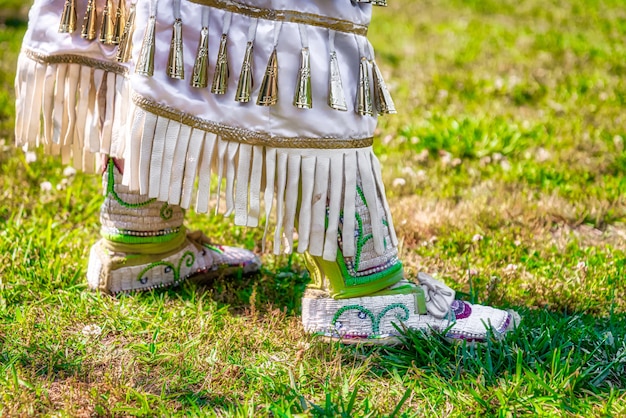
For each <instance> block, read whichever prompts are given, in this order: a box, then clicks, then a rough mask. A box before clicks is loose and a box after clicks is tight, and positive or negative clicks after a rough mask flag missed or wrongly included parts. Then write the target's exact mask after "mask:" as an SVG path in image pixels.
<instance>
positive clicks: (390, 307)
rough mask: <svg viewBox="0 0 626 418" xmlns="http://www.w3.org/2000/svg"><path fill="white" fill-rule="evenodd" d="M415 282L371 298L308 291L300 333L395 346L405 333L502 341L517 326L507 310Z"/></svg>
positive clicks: (422, 277) (426, 279)
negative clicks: (420, 331)
mask: <svg viewBox="0 0 626 418" xmlns="http://www.w3.org/2000/svg"><path fill="white" fill-rule="evenodd" d="M418 281H419V285H416V284H413V283H411V282H408V281H406V280H402V281H400V282H399V283H397V284H395V285H393V286H391V287H389V288H387V289H385V290H383V291H380V292H377V293H375V294H372V295H368V296H363V297H355V298H347V299H334V298H332V297H330V295H329V293H328V292H326V291H324V290H320V289H308V290H307V291H306V293H305V295H304V298H303V302H302V321H303V324H304V328H305V330H306V331H307V332H309V333H315V334H318V335H322V336H324V337H327V338H329V339H331V340H336V341H341V342H343V343H367V344H381V345H384V344H397V343H399V342H400V339H399V338H398V337H399V336H400V334H401V331H403V330H406V329H411V330H423V331H427V332H430V331H435V332H441V333H444V334H445V336H446V337H447V338H448V339H450V340H457V341H458V340H465V341H470V342H482V341H485V340H486V339H487V338H489V337H490V336H493V337H495V338H500V337H502V336H504V334H506V332H508V331H510V330H511V329H513V328H514V327H515V326H516V325H517V324H518V323H519V321H520V317H519V315H518V314H517V313H515V312H512V311H504V310H500V309H495V308H491V307H488V306H482V305H472V304H470V303H467V302H464V301H461V300H455V298H454V296H455V293H454V291H453V290H452V289H450V288H449V287H448V286H446V285H445V284H443V283H441V282H439V281H437V280H435V279H433V278H432V277H431V276H429V275H427V274H424V273H420V274H419V275H418Z"/></svg>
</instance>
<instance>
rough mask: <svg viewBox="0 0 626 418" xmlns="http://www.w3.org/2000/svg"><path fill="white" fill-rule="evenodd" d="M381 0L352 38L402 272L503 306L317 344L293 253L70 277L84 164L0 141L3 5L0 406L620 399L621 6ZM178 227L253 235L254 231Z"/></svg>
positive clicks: (600, 411) (586, 410)
mask: <svg viewBox="0 0 626 418" xmlns="http://www.w3.org/2000/svg"><path fill="white" fill-rule="evenodd" d="M14 3H15V5H13V4H14ZM389 3H390V6H389V7H388V8H377V9H376V10H375V12H376V13H375V20H374V22H373V25H372V28H371V41H372V43H373V44H374V46H375V47H376V49H377V54H378V57H377V61H378V63H379V65H380V66H381V68H382V70H383V72H384V73H385V75H386V79H387V81H388V84H389V86H390V88H391V89H392V90H393V93H394V97H395V100H396V104H397V107H398V109H399V112H400V114H399V115H398V116H393V117H385V118H384V119H382V120H381V123H380V125H379V131H378V134H377V138H376V145H375V147H376V149H377V152H378V154H379V156H380V159H381V161H382V163H383V167H384V168H383V174H384V176H385V178H386V181H387V184H388V188H387V190H388V193H389V200H390V204H391V207H392V211H393V213H394V217H395V224H396V226H397V230H398V235H399V237H400V238H401V241H402V246H401V253H402V258H403V260H404V262H405V265H406V267H407V271H408V272H409V273H411V274H415V273H416V272H417V271H419V270H424V271H428V272H430V273H433V274H434V275H436V276H437V277H439V278H441V279H443V280H445V281H446V282H447V283H448V284H450V285H451V286H453V287H455V288H456V289H458V290H459V291H460V294H462V295H463V296H464V297H465V298H466V299H468V300H471V301H474V302H480V303H488V304H493V305H496V306H499V307H513V308H515V309H516V310H518V311H519V312H520V313H521V314H522V316H523V318H524V319H523V323H522V325H521V326H520V327H519V328H518V329H517V330H516V331H515V332H513V333H511V334H509V335H508V336H507V338H506V340H504V341H500V342H496V341H493V342H489V343H487V344H485V345H478V346H468V345H464V344H455V345H451V344H449V343H446V342H445V341H444V340H443V339H442V338H441V337H440V336H432V337H425V336H423V335H421V334H417V333H409V334H407V335H406V341H405V342H406V344H405V346H404V347H398V348H392V349H382V348H364V347H344V346H341V345H332V344H326V343H323V342H321V341H319V340H316V339H313V338H311V337H309V336H307V335H305V334H304V332H303V330H302V327H301V325H300V323H299V318H298V314H299V299H300V297H301V295H302V292H303V289H304V287H305V285H306V283H307V280H308V274H307V273H306V271H305V269H304V267H303V263H302V260H301V258H300V257H299V256H293V257H274V256H272V255H270V254H262V257H263V260H264V263H265V267H264V270H263V272H262V273H261V274H258V275H256V276H252V277H244V278H239V279H235V280H229V281H226V280H222V281H218V282H216V283H214V284H213V285H212V286H205V287H202V286H195V285H192V284H185V285H183V286H182V287H180V288H177V289H171V290H164V291H158V292H154V293H146V294H140V295H133V296H121V297H119V298H112V297H109V296H104V295H101V294H97V293H93V292H90V291H88V290H87V286H86V282H85V270H86V260H87V257H88V251H89V247H90V245H91V244H92V243H93V242H95V240H96V239H97V237H98V235H97V234H98V232H97V231H98V211H99V205H100V203H101V201H102V196H101V194H100V192H99V179H98V178H96V176H90V175H84V174H81V173H78V174H75V175H68V173H67V172H65V173H64V168H65V167H64V166H62V165H61V164H60V162H58V161H57V160H56V159H52V158H49V157H46V156H44V155H43V154H42V153H41V151H37V153H36V161H32V156H31V158H29V159H28V160H27V159H26V158H25V155H24V153H23V152H21V151H19V150H16V149H15V148H14V147H13V145H12V142H13V134H12V130H13V118H14V110H13V101H14V96H13V91H12V80H13V77H14V67H15V62H16V57H17V51H18V50H19V44H20V38H21V36H22V34H23V32H24V30H25V26H24V23H20V21H19V19H14V18H8V19H6V24H5V25H3V26H2V27H0V416H28V415H51V416H89V415H93V414H96V415H102V416H111V415H121V416H170V415H183V416H205V415H206V416H213V415H217V416H333V417H334V416H345V417H352V416H380V415H386V416H418V417H420V416H437V417H438V416H456V417H465V416H470V415H471V416H502V417H506V416H572V417H590V416H602V417H604V416H625V415H626V392H625V389H626V340H625V338H626V315H625V312H626V281H625V280H624V277H625V275H626V260H625V251H626V243H625V239H626V223H625V222H626V204H625V203H626V202H625V199H624V195H625V194H626V180H625V178H624V173H625V171H626V150H625V147H624V141H625V140H626V7H625V6H624V2H623V1H622V0H564V1H557V0H542V1H540V0H517V1H513V0H498V1H495V0H480V1H479V0H437V1H434V0H390V2H389ZM7 4H10V5H12V6H11V7H13V8H14V10H19V4H21V3H19V2H18V3H16V2H7ZM7 10H8V9H7ZM0 20H2V19H0ZM2 21H5V20H2ZM43 182H50V183H51V185H52V190H49V191H45V190H43V189H42V187H41V184H42V183H43ZM188 223H189V225H190V227H192V228H202V229H203V230H204V231H206V233H207V235H209V236H211V237H214V238H218V239H219V240H223V241H225V242H230V243H232V242H239V243H243V244H244V245H246V246H248V247H249V248H256V249H257V250H258V251H259V252H260V248H261V239H262V231H261V230H257V229H242V228H235V227H233V226H232V225H231V222H230V220H229V219H223V218H222V217H216V218H207V217H205V216H198V215H196V214H193V213H190V214H189V216H188Z"/></svg>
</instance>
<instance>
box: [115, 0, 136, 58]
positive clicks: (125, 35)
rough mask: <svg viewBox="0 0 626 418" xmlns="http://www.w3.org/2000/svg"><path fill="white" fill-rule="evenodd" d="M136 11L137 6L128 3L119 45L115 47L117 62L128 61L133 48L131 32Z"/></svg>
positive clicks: (132, 31) (133, 30) (133, 27)
mask: <svg viewBox="0 0 626 418" xmlns="http://www.w3.org/2000/svg"><path fill="white" fill-rule="evenodd" d="M121 1H124V0H121ZM136 12H137V7H136V6H135V4H134V3H132V4H131V5H130V13H129V14H128V19H126V23H125V25H124V32H122V36H121V37H120V45H119V47H118V48H117V56H116V59H117V61H118V62H128V61H130V56H131V53H132V50H133V33H134V32H135V15H136Z"/></svg>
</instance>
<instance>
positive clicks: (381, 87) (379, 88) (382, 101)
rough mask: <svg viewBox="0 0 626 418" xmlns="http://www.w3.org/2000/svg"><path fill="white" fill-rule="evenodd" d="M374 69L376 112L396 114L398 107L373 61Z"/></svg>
mask: <svg viewBox="0 0 626 418" xmlns="http://www.w3.org/2000/svg"><path fill="white" fill-rule="evenodd" d="M372 67H374V101H375V102H376V110H378V113H381V114H382V113H385V114H395V113H398V112H397V111H396V105H395V104H394V102H393V99H392V98H391V93H389V89H388V88H387V85H386V84H385V80H384V79H383V74H382V73H381V72H380V69H379V68H378V65H376V61H372Z"/></svg>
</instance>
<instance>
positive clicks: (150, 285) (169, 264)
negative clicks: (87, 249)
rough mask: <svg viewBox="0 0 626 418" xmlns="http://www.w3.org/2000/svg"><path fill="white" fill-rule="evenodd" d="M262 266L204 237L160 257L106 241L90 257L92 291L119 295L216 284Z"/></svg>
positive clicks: (185, 240) (190, 237)
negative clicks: (120, 248)
mask: <svg viewBox="0 0 626 418" xmlns="http://www.w3.org/2000/svg"><path fill="white" fill-rule="evenodd" d="M260 266H261V262H260V260H259V258H258V257H257V256H256V255H254V253H252V252H251V251H248V250H245V249H242V248H236V247H228V246H224V245H213V244H210V243H209V241H208V240H207V239H206V237H204V235H202V233H200V232H199V231H197V232H194V233H188V234H186V235H182V240H181V242H180V244H179V245H177V246H176V248H173V249H172V250H170V251H166V252H163V253H160V254H151V255H145V254H137V253H129V252H120V251H116V249H115V245H113V246H111V243H110V242H108V241H107V240H105V239H101V240H100V241H98V242H97V243H96V244H95V245H94V246H93V247H92V248H91V254H90V255H89V266H88V269H87V281H88V283H89V287H90V288H92V289H94V290H101V291H104V292H106V293H111V294H118V293H128V292H132V291H142V290H152V289H157V288H162V287H167V286H173V285H177V284H179V283H181V282H183V281H185V280H187V279H190V278H193V279H194V280H198V281H201V280H213V279H216V278H218V277H221V276H236V275H243V274H248V273H253V272H256V271H258V270H259V268H260Z"/></svg>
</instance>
